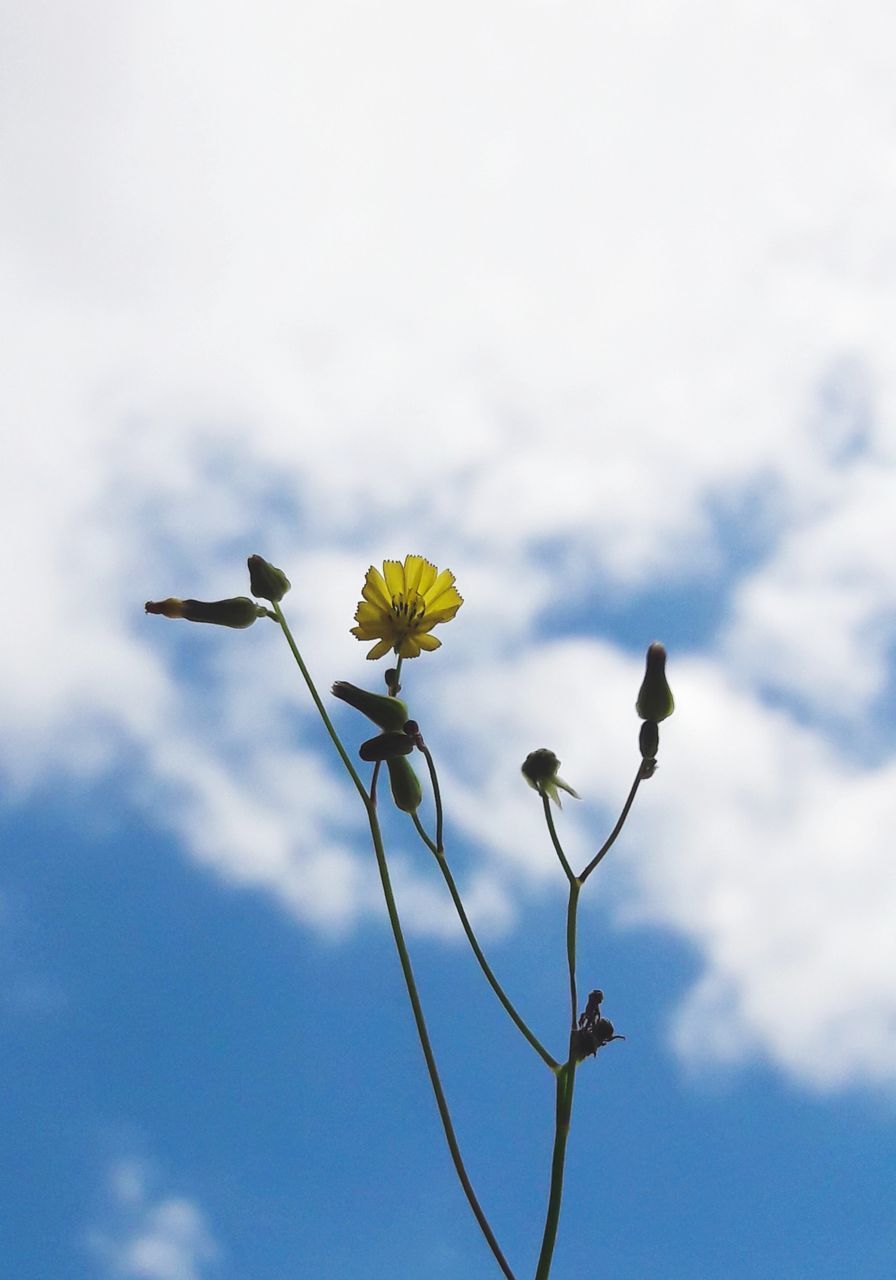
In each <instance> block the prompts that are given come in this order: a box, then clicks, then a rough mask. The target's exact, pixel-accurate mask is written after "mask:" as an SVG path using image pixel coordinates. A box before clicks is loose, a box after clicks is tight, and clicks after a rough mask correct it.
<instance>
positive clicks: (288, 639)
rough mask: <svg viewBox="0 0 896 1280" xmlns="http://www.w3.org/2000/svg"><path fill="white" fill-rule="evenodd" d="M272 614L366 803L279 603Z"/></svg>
mask: <svg viewBox="0 0 896 1280" xmlns="http://www.w3.org/2000/svg"><path fill="white" fill-rule="evenodd" d="M274 616H275V617H276V619H277V621H278V622H279V623H280V629H281V631H282V632H283V634H284V636H286V643H287V644H288V645H289V647H290V649H291V650H292V656H293V657H294V658H295V660H296V663H297V665H298V668H299V670H300V671H301V673H302V678H303V680H304V681H305V684H306V685H307V686H308V692H309V693H310V694H311V697H312V700H313V702H314V705H315V706H316V707H317V710H318V712H319V713H320V718H321V720H323V722H324V728H325V729H326V731H327V733H328V734H329V735H330V739H331V741H332V743H333V746H334V747H335V748H336V750H337V751H338V752H339V756H340V759H341V760H342V763H343V764H344V765H345V767H346V769H347V770H348V775H349V777H350V778H351V780H352V782H353V783H354V784H355V787H356V789H357V791H358V794H359V795H360V797H361V799H362V800H363V801H364V804H365V805H367V804H368V802H369V799H370V797H369V796H368V794H367V791H366V790H365V787H364V783H363V782H362V781H361V779H360V778H359V777H358V772H357V770H356V769H355V766H354V765H353V764H352V762H351V760H350V759H349V756H348V752H347V751H346V749H345V747H344V746H343V745H342V739H341V738H340V737H339V734H338V733H337V732H336V730H335V729H334V728H333V723H332V721H331V720H330V717H329V716H328V715H327V710H326V707H325V706H324V704H323V703H322V702H321V700H320V695H319V694H318V692H317V689H316V688H315V687H314V681H313V680H312V679H311V673H310V672H309V670H308V668H307V667H306V666H305V663H304V662H303V661H302V655H301V654H300V653H299V648H298V645H297V644H296V642H295V640H294V639H293V636H292V632H291V631H290V629H289V626H288V625H287V622H286V619H285V618H284V616H283V611H282V610H281V608H280V606H279V604H277V603H274Z"/></svg>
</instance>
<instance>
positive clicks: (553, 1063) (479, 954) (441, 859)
mask: <svg viewBox="0 0 896 1280" xmlns="http://www.w3.org/2000/svg"><path fill="white" fill-rule="evenodd" d="M411 817H412V818H413V820H414V826H415V827H416V828H417V832H418V834H419V836H420V839H421V840H422V841H423V842H424V844H425V845H426V846H427V848H428V849H429V850H430V852H431V853H433V854H434V855H435V859H436V862H437V863H438V864H439V870H440V871H441V873H442V876H443V878H444V880H445V883H446V885H447V886H448V892H449V893H450V894H451V901H452V902H453V903H454V907H455V910H456V911H457V914H458V916H459V917H460V922H461V924H462V925H463V928H464V933H465V934H466V935H467V941H468V942H469V944H470V946H471V948H472V950H473V955H474V956H475V957H476V959H477V960H478V962H479V967H480V969H481V970H482V972H483V973H484V974H485V977H486V979H487V981H488V984H489V986H490V987H491V989H492V991H494V993H495V995H496V996H497V997H498V999H499V1000H500V1001H501V1004H502V1005H503V1006H504V1009H505V1010H506V1012H507V1014H508V1016H509V1017H510V1019H511V1021H512V1022H513V1023H514V1024H515V1026H516V1028H517V1030H518V1031H519V1032H520V1033H521V1034H522V1035H523V1036H524V1037H525V1038H526V1039H527V1040H528V1041H529V1044H530V1045H531V1046H532V1048H533V1049H534V1050H535V1052H536V1053H537V1054H538V1056H539V1057H540V1058H541V1060H542V1062H544V1064H545V1065H546V1066H548V1067H550V1069H551V1070H552V1071H559V1070H560V1063H559V1062H558V1061H557V1059H556V1058H554V1057H552V1056H551V1054H549V1053H548V1051H547V1049H546V1048H545V1047H544V1045H543V1044H542V1043H541V1041H540V1040H539V1039H538V1037H537V1036H536V1035H535V1033H534V1032H533V1031H532V1030H531V1029H530V1028H529V1027H528V1026H527V1024H526V1023H525V1022H524V1021H523V1019H522V1018H521V1017H520V1015H519V1014H518V1013H517V1011H516V1009H515V1008H514V1006H513V1003H512V1001H511V1000H510V998H509V996H508V995H507V993H506V992H505V990H504V988H503V987H502V986H501V984H500V982H499V981H498V979H497V978H496V977H495V975H494V973H493V972H492V969H491V966H490V964H489V962H488V961H487V960H486V958H485V954H484V953H483V950H482V948H481V947H480V945H479V942H478V940H477V938H476V934H475V933H474V931H473V926H472V925H471V924H470V919H469V917H468V915H467V912H466V908H465V907H464V904H463V899H462V898H461V896H460V891H459V889H458V887H457V885H456V883H455V880H454V876H453V875H452V873H451V868H450V867H449V866H448V860H447V858H446V857H445V853H444V850H443V851H442V852H439V850H438V849H437V848H436V846H435V844H434V843H433V841H432V840H430V838H429V836H428V835H427V834H426V832H425V831H424V829H423V826H422V824H421V822H420V819H419V818H418V817H417V815H416V813H413V814H411Z"/></svg>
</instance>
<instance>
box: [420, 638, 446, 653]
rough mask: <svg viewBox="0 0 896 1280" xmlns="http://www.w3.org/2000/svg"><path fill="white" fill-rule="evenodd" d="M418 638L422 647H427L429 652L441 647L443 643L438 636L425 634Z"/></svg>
mask: <svg viewBox="0 0 896 1280" xmlns="http://www.w3.org/2000/svg"><path fill="white" fill-rule="evenodd" d="M416 639H417V643H418V644H419V646H420V648H421V649H425V650H426V651H427V653H431V652H432V650H433V649H439V648H441V645H442V642H441V640H439V639H437V637H436V636H430V635H426V634H423V635H418V636H417V637H416Z"/></svg>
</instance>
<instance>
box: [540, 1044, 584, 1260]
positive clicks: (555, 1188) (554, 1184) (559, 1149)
mask: <svg viewBox="0 0 896 1280" xmlns="http://www.w3.org/2000/svg"><path fill="white" fill-rule="evenodd" d="M575 1078H576V1062H575V1059H574V1058H573V1056H572V1053H570V1060H569V1062H566V1063H564V1065H563V1066H562V1067H561V1068H560V1071H559V1072H558V1074H557V1109H556V1121H555V1127H554V1154H553V1157H552V1160H551V1189H550V1192H549V1194H548V1211H547V1216H546V1218H545V1224H544V1236H543V1237H542V1242H541V1253H540V1254H539V1255H538V1269H537V1270H536V1272H535V1280H548V1277H549V1275H550V1273H551V1261H552V1259H553V1256H554V1244H555V1243H556V1240H557V1225H558V1223H559V1221H560V1205H561V1203H562V1200H563V1169H564V1165H565V1162H566V1140H567V1138H568V1137H569V1125H570V1118H571V1116H572V1095H573V1088H574V1086H575Z"/></svg>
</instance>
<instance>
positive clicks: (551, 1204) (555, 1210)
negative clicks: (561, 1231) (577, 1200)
mask: <svg viewBox="0 0 896 1280" xmlns="http://www.w3.org/2000/svg"><path fill="white" fill-rule="evenodd" d="M542 800H543V803H544V816H545V821H546V822H547V825H548V831H549V832H550V835H551V841H552V842H553V845H554V849H555V851H556V853H557V857H558V858H559V859H560V864H561V866H562V867H563V870H564V871H565V872H566V875H567V878H568V880H569V902H568V905H567V908H566V964H567V968H568V970H569V1003H570V1027H569V1060H568V1061H567V1062H565V1063H564V1064H563V1066H562V1067H561V1068H560V1070H559V1071H558V1073H557V1108H556V1117H555V1121H554V1154H553V1158H552V1160H551V1186H550V1190H549V1192H548V1210H547V1214H546V1216H545V1223H544V1235H543V1237H542V1241H541V1253H540V1254H539V1256H538V1269H537V1270H536V1272H535V1280H548V1276H549V1275H550V1270H551V1261H552V1259H553V1256H554V1245H555V1243H556V1240H557V1226H558V1224H559V1222H560V1206H561V1204H562V1201H563V1171H564V1168H565V1165H566V1143H567V1139H568V1138H569V1126H570V1119H571V1116H572V1095H573V1088H574V1086H575V1078H576V1066H577V1064H578V1059H577V1056H576V1037H577V1033H578V994H577V991H576V923H577V918H578V909H579V894H580V893H581V890H582V881H581V879H579V878H578V877H576V876H575V875H573V873H572V870H571V868H570V865H569V862H568V861H567V858H566V855H565V853H564V852H563V848H562V846H561V844H560V841H559V839H558V837H557V832H556V830H555V828H554V819H553V817H552V815H551V804H550V800H549V799H548V797H547V796H543V797H542Z"/></svg>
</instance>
